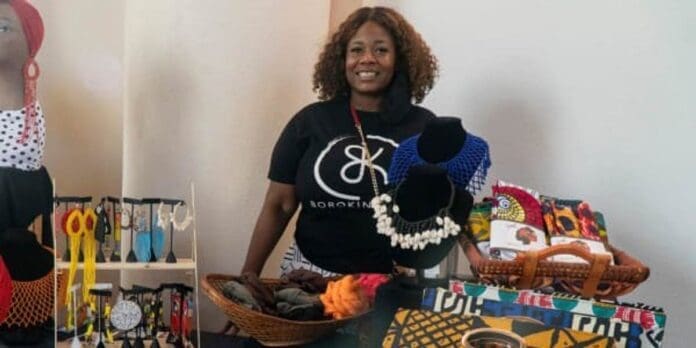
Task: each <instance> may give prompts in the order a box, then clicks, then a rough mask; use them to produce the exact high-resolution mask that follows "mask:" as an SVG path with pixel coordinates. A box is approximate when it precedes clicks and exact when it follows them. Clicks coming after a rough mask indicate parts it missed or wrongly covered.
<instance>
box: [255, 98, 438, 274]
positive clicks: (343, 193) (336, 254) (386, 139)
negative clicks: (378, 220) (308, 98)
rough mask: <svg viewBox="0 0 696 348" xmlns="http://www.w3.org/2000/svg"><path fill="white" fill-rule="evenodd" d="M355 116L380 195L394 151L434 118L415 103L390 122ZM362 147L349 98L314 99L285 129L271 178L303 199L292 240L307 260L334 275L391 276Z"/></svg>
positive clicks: (368, 114) (372, 115)
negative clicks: (372, 166)
mask: <svg viewBox="0 0 696 348" xmlns="http://www.w3.org/2000/svg"><path fill="white" fill-rule="evenodd" d="M358 114H359V116H360V118H361V122H362V127H363V131H364V132H365V136H366V137H367V141H368V146H369V148H370V153H371V155H372V162H373V164H374V168H375V172H376V175H377V181H378V184H379V188H380V192H384V191H385V187H386V180H387V170H388V169H389V164H390V162H391V156H392V154H393V152H394V150H395V149H396V147H397V146H398V144H399V143H400V142H401V141H403V140H404V139H406V138H408V137H411V136H413V135H416V134H418V133H420V132H422V131H423V128H424V126H425V123H426V121H427V120H429V119H431V118H433V117H435V115H434V114H433V113H432V112H430V111H429V110H426V109H424V108H421V107H418V106H413V107H412V108H411V109H410V111H409V112H408V114H407V115H406V116H404V117H403V119H402V120H401V121H400V122H399V123H397V124H392V123H387V122H386V121H384V120H382V119H381V118H380V115H379V113H376V112H363V111H359V112H358ZM360 144H361V141H360V136H359V134H358V132H357V130H356V128H355V125H354V123H353V119H352V117H351V115H350V109H349V105H348V101H347V100H332V101H326V102H318V103H314V104H311V105H309V106H307V107H305V108H304V109H302V110H301V111H300V112H298V113H297V115H295V116H294V117H293V118H292V120H290V122H289V123H288V124H287V126H285V129H284V130H283V132H282V134H281V135H280V138H279V139H278V142H277V143H276V145H275V148H274V149H273V157H272V159H271V166H270V170H269V174H268V178H269V179H271V180H273V181H276V182H280V183H286V184H292V185H295V193H296V195H297V199H298V201H299V202H300V204H301V211H300V215H299V218H298V220H297V226H296V230H295V241H296V243H297V245H298V247H299V248H300V251H301V252H302V254H304V256H305V257H306V258H307V259H309V261H311V262H312V263H314V264H316V265H317V266H319V267H321V268H324V269H326V270H329V271H333V272H338V273H358V272H378V273H388V272H390V271H391V269H392V262H391V258H390V256H389V244H388V239H387V238H386V237H384V236H382V235H379V234H377V232H376V228H375V220H374V219H373V218H372V209H371V208H370V200H371V199H372V197H373V196H374V193H373V189H372V183H371V179H370V172H369V169H368V166H367V162H366V161H365V160H361V158H362V151H363V150H362V147H361V145H360Z"/></svg>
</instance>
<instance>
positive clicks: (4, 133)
mask: <svg viewBox="0 0 696 348" xmlns="http://www.w3.org/2000/svg"><path fill="white" fill-rule="evenodd" d="M43 33H44V27H43V22H42V20H41V15H40V14H39V12H38V11H37V10H36V8H34V7H33V6H32V5H31V4H30V3H29V2H28V1H26V0H4V1H0V110H2V112H1V113H0V234H2V233H7V232H6V231H7V230H8V229H9V228H20V229H24V228H27V226H29V225H30V224H31V223H32V222H33V221H34V219H35V218H36V217H37V216H41V217H42V223H41V225H42V238H41V242H42V244H44V245H46V246H52V244H53V237H52V229H51V221H50V220H51V219H50V215H51V211H52V209H53V202H52V198H53V197H52V196H53V187H52V183H51V179H50V176H49V175H48V172H47V170H46V169H45V168H44V167H43V166H42V163H41V162H42V160H43V149H44V145H45V144H44V138H45V124H44V121H43V113H42V111H41V107H40V105H39V103H38V102H37V100H36V81H37V78H38V75H39V68H38V65H37V64H36V61H35V59H34V58H35V57H36V54H37V53H38V50H39V48H40V47H41V42H42V40H43Z"/></svg>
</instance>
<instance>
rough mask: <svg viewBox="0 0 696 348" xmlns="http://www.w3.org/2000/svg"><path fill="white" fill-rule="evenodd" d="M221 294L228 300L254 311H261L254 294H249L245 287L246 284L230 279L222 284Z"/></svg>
mask: <svg viewBox="0 0 696 348" xmlns="http://www.w3.org/2000/svg"><path fill="white" fill-rule="evenodd" d="M222 294H223V295H225V297H227V298H229V299H230V300H232V301H234V302H236V303H238V304H240V305H242V306H244V307H247V308H249V309H253V310H255V311H261V306H260V305H259V303H258V302H256V300H255V299H254V296H252V295H251V292H249V289H247V288H246V286H244V285H242V284H240V283H239V282H236V281H234V280H230V281H228V282H227V283H225V284H224V285H223V286H222Z"/></svg>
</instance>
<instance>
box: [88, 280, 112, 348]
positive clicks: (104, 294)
mask: <svg viewBox="0 0 696 348" xmlns="http://www.w3.org/2000/svg"><path fill="white" fill-rule="evenodd" d="M89 293H90V294H91V295H94V296H97V298H98V300H97V315H96V317H97V318H96V323H97V328H98V329H99V343H98V344H97V346H96V348H105V347H106V346H105V345H104V330H105V329H106V328H105V327H104V325H105V324H106V321H105V320H104V319H105V318H104V317H102V307H103V306H102V304H103V303H104V298H106V299H107V301H108V299H109V298H111V290H101V289H90V290H89Z"/></svg>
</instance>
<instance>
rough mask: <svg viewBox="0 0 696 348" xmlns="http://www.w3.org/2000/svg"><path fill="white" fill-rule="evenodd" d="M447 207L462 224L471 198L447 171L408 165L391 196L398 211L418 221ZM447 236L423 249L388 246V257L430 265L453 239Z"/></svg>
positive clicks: (413, 265) (409, 263)
mask: <svg viewBox="0 0 696 348" xmlns="http://www.w3.org/2000/svg"><path fill="white" fill-rule="evenodd" d="M452 190H455V191H454V198H453V200H452V206H451V207H450V217H451V218H452V219H453V220H454V221H455V222H456V223H457V224H459V225H460V226H464V225H465V224H466V221H467V219H468V217H469V212H470V211H471V207H472V205H473V201H474V198H473V196H471V194H469V193H468V192H467V191H465V190H460V189H457V188H456V187H455V186H454V185H452V183H451V181H450V180H449V178H448V176H447V171H446V170H445V169H443V168H440V167H438V166H436V165H432V164H424V165H416V166H413V167H411V168H409V171H408V176H407V177H406V179H405V180H404V181H403V182H402V183H401V185H400V186H399V189H398V191H397V195H396V196H395V197H394V201H395V203H396V204H398V205H399V208H400V213H399V214H400V215H401V217H402V218H404V219H406V220H408V221H418V220H423V219H427V218H429V217H432V216H434V215H436V214H438V212H439V211H440V209H442V208H444V207H446V206H447V205H448V204H449V203H450V199H452ZM457 239H458V238H457V237H456V236H451V237H449V238H446V239H444V240H442V241H441V242H440V244H429V245H428V246H426V247H425V249H423V250H417V251H414V250H410V249H402V248H401V247H399V246H397V247H394V248H392V249H391V250H392V258H393V259H394V261H396V263H397V264H399V265H402V266H406V267H410V268H419V269H423V268H430V267H433V266H435V265H437V264H438V263H440V262H441V261H442V260H443V259H444V258H445V257H446V256H447V254H448V253H449V251H450V250H451V249H452V247H453V246H454V245H455V243H456V242H457Z"/></svg>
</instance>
